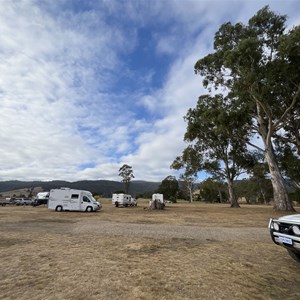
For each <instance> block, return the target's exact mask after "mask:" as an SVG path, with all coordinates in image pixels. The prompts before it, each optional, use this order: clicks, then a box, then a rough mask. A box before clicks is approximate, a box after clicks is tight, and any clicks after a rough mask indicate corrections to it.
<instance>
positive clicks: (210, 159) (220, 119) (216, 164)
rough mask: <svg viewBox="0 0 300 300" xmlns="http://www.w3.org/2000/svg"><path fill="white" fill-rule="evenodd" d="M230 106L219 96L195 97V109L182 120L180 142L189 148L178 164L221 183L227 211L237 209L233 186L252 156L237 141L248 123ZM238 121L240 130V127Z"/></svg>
mask: <svg viewBox="0 0 300 300" xmlns="http://www.w3.org/2000/svg"><path fill="white" fill-rule="evenodd" d="M231 103H232V99H231V98H230V97H224V96H223V95H222V94H218V95H215V96H210V95H203V96H200V97H199V100H198V102H197V106H196V107H195V108H194V109H192V108H191V109H189V110H188V112H187V114H186V116H185V121H186V122H187V131H186V133H185V136H184V140H185V141H186V142H188V143H190V145H189V147H188V148H187V149H186V150H185V151H186V152H187V153H189V156H187V155H183V156H182V157H181V160H183V161H184V162H185V163H187V164H188V165H191V166H190V169H192V170H194V171H195V170H196V171H200V170H205V171H206V172H208V173H210V174H212V175H213V176H214V177H215V178H218V179H220V180H225V181H226V182H227V187H228V194H229V200H230V203H231V207H239V204H238V201H237V198H236V196H235V192H234V185H233V183H234V180H235V179H236V178H238V176H240V175H241V174H242V173H243V172H246V171H247V170H248V169H249V168H250V167H251V165H252V156H251V155H250V153H249V151H248V150H247V147H246V143H245V141H244V140H242V139H240V138H239V136H241V135H242V136H244V135H246V133H247V132H248V125H249V124H248V122H247V121H249V120H248V119H247V118H244V111H243V110H242V109H240V108H239V107H233V106H232V105H231ZM241 119H243V122H244V125H243V126H240V120H241ZM246 139H247V138H246ZM183 154H186V153H183ZM191 157H192V159H189V158H191ZM177 161H178V158H177ZM179 161H180V160H179ZM175 162H176V160H175ZM173 164H174V163H173Z"/></svg>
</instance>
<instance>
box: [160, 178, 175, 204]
mask: <svg viewBox="0 0 300 300" xmlns="http://www.w3.org/2000/svg"><path fill="white" fill-rule="evenodd" d="M178 191H179V184H178V181H177V179H176V178H175V177H174V176H171V175H169V176H167V177H166V178H165V179H164V180H163V181H162V182H161V184H160V186H159V187H158V189H157V193H160V194H163V195H164V199H167V200H169V199H170V198H171V197H173V198H175V199H176V196H177V193H178Z"/></svg>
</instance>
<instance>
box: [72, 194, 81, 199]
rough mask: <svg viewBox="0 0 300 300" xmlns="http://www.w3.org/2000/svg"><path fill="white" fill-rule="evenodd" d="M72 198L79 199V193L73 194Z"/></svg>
mask: <svg viewBox="0 0 300 300" xmlns="http://www.w3.org/2000/svg"><path fill="white" fill-rule="evenodd" d="M71 198H72V199H78V198H79V195H78V194H72V196H71Z"/></svg>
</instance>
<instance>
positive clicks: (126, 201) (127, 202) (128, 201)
mask: <svg viewBox="0 0 300 300" xmlns="http://www.w3.org/2000/svg"><path fill="white" fill-rule="evenodd" d="M111 203H112V205H115V206H116V207H119V206H125V207H127V206H137V202H136V199H135V198H132V197H131V195H127V194H113V195H112V200H111Z"/></svg>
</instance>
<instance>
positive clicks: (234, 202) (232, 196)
mask: <svg viewBox="0 0 300 300" xmlns="http://www.w3.org/2000/svg"><path fill="white" fill-rule="evenodd" d="M227 185H228V193H229V201H230V203H231V205H230V207H240V205H239V203H238V201H237V198H236V195H235V192H234V188H233V180H231V179H228V178H227Z"/></svg>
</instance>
